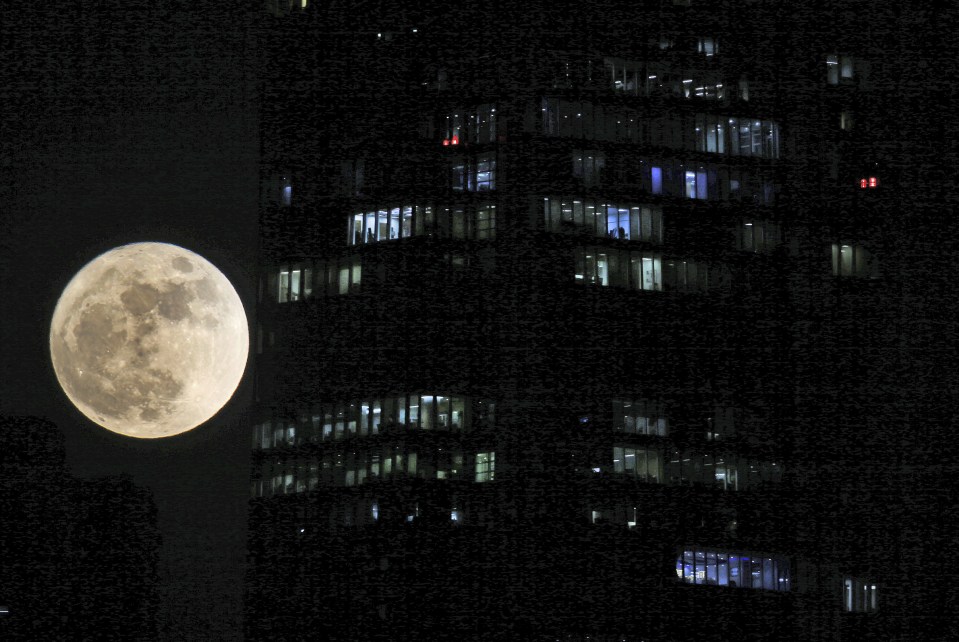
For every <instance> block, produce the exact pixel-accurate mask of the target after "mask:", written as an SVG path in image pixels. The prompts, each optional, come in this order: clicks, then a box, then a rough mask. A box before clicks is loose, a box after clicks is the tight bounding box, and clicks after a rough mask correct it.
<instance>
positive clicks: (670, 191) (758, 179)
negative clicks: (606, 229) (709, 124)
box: [570, 150, 779, 205]
mask: <svg viewBox="0 0 959 642" xmlns="http://www.w3.org/2000/svg"><path fill="white" fill-rule="evenodd" d="M582 158H586V161H582V160H581V159H582ZM572 159H573V172H572V173H571V174H570V175H571V176H572V177H574V178H577V179H578V180H579V181H580V182H581V183H582V184H583V186H584V187H595V186H600V185H602V186H607V187H614V188H630V189H641V190H642V191H644V192H646V193H647V194H653V195H656V196H672V197H675V198H688V199H696V200H703V201H706V200H708V201H736V202H746V203H752V204H754V205H772V204H774V203H775V201H776V196H777V192H778V191H779V190H778V187H777V185H776V183H775V181H774V180H773V178H772V175H771V172H769V171H768V170H763V169H759V168H748V169H744V168H741V167H726V166H720V165H713V164H710V163H706V164H702V163H689V162H685V161H681V160H655V159H635V158H630V157H626V156H623V155H619V156H617V157H616V158H615V160H611V159H608V158H607V156H606V153H605V152H601V151H596V150H592V151H589V150H585V151H584V150H576V151H574V152H573V155H572ZM577 159H580V161H581V162H578V161H577ZM577 167H580V170H577ZM577 171H579V172H580V174H579V175H578V176H577V175H576V172H577Z"/></svg>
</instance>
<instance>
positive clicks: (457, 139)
mask: <svg viewBox="0 0 959 642" xmlns="http://www.w3.org/2000/svg"><path fill="white" fill-rule="evenodd" d="M453 144H454V145H459V144H460V137H459V136H453Z"/></svg>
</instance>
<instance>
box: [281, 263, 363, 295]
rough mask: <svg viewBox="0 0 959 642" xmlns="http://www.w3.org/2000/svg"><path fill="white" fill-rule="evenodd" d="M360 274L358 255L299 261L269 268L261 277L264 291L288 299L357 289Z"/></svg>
mask: <svg viewBox="0 0 959 642" xmlns="http://www.w3.org/2000/svg"><path fill="white" fill-rule="evenodd" d="M362 277H363V269H362V264H361V262H360V258H359V257H356V256H354V257H345V258H341V259H333V260H329V261H303V262H300V263H295V264H293V265H284V266H281V267H277V268H273V269H272V270H271V271H270V272H269V273H268V274H267V275H266V279H265V295H266V297H268V298H269V300H271V301H277V302H279V303H288V302H290V301H300V300H303V299H310V298H313V297H314V296H324V295H335V294H349V293H351V292H358V291H359V289H360V282H361V280H362Z"/></svg>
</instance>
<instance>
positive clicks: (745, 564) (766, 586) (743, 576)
mask: <svg viewBox="0 0 959 642" xmlns="http://www.w3.org/2000/svg"><path fill="white" fill-rule="evenodd" d="M676 576H677V577H678V578H679V579H680V580H681V581H683V582H685V583H687V584H708V585H714V586H731V587H736V588H751V589H761V590H764V591H788V590H790V574H789V560H787V559H786V558H784V557H779V556H765V555H760V554H754V553H748V552H733V551H721V550H711V549H686V550H684V551H682V553H680V555H679V556H678V557H677V558H676Z"/></svg>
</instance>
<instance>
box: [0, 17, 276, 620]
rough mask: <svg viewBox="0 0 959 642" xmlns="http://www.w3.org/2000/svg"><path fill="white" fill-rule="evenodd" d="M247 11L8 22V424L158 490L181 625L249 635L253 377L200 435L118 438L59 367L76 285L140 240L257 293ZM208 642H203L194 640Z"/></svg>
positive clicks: (0, 148)
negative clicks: (202, 262) (68, 392)
mask: <svg viewBox="0 0 959 642" xmlns="http://www.w3.org/2000/svg"><path fill="white" fill-rule="evenodd" d="M249 9H250V7H249V6H248V5H246V6H244V5H243V4H241V3H238V2H229V1H224V0H219V1H218V2H216V3H213V4H209V3H208V4H198V3H185V2H170V1H168V0H167V1H162V0H161V1H160V2H155V1H154V2H141V1H133V2H130V1H128V0H124V1H108V2H88V1H81V0H74V1H72V2H63V3H51V4H43V3H37V4H32V5H27V6H24V5H18V6H16V7H11V6H9V5H5V7H4V8H3V9H0V43H2V45H0V46H2V54H3V56H2V62H0V73H2V76H0V80H2V83H0V115H2V119H0V302H2V314H0V350H2V352H0V413H2V414H33V415H40V416H45V417H48V418H50V419H51V420H53V421H54V422H55V423H56V424H58V425H59V427H60V428H61V429H62V430H63V432H64V433H65V435H66V448H67V460H68V463H69V464H70V466H71V468H72V470H73V472H74V474H76V475H82V476H89V475H103V474H117V473H127V474H130V475H132V476H133V479H134V481H135V482H136V483H137V484H140V485H144V486H148V487H149V488H151V489H152V490H153V492H154V497H155V500H156V503H157V506H158V508H159V525H160V529H161V532H162V535H163V537H164V541H165V544H164V550H163V552H162V555H161V566H162V570H163V573H164V575H165V577H166V579H167V580H168V582H169V583H168V584H167V586H166V587H165V589H164V592H165V593H166V594H168V595H169V596H170V600H169V609H168V613H166V614H163V617H164V618H166V622H165V625H166V626H167V627H168V628H167V631H168V634H169V635H170V636H171V637H173V638H178V637H180V635H178V632H183V630H184V629H183V627H189V628H191V629H192V628H194V627H195V628H197V629H199V630H208V631H209V635H210V639H228V638H229V637H230V636H231V635H232V634H234V633H237V631H236V629H237V627H238V626H239V622H238V609H239V602H238V599H239V590H240V581H241V579H242V575H241V574H242V564H241V563H240V562H241V560H242V556H243V547H244V546H245V520H246V512H245V511H246V508H245V500H246V496H247V492H248V477H249V474H248V470H249V466H248V458H249V444H248V442H249V431H248V429H247V425H246V422H245V421H244V419H243V413H244V411H245V410H246V407H247V401H248V399H249V397H250V392H251V385H250V383H251V382H250V371H249V368H248V370H247V375H246V377H245V378H244V381H243V383H242V384H241V386H240V390H239V391H238V393H237V395H236V396H235V397H234V399H233V401H232V402H231V403H230V404H229V405H228V406H227V407H226V409H225V410H224V411H223V412H221V413H220V414H219V415H218V416H217V417H216V418H215V419H214V420H212V421H211V422H209V423H208V424H206V425H204V426H202V427H200V428H198V429H196V430H194V431H192V432H191V433H188V434H185V435H182V436H178V437H173V438H169V439H165V440H161V441H151V440H133V439H130V438H124V437H120V436H117V435H114V434H112V433H110V432H108V431H106V430H104V429H102V428H100V427H98V426H95V425H94V424H92V423H90V422H89V421H88V420H86V419H85V418H84V417H83V416H82V415H81V414H80V413H79V412H77V411H76V410H75V409H73V407H72V406H71V405H70V404H69V402H68V401H67V400H66V398H65V396H64V395H63V393H62V392H61V391H60V389H59V386H58V385H57V383H56V379H55V376H54V374H53V370H52V368H51V366H50V362H49V357H48V354H47V333H48V331H49V319H50V316H51V315H52V312H53V308H54V306H55V304H56V300H57V297H58V296H59V294H60V292H61V291H62V289H63V287H64V286H65V285H66V283H67V282H68V281H69V280H70V278H72V276H73V274H75V273H76V271H77V270H78V269H79V268H80V267H82V266H83V265H84V264H85V263H86V262H88V261H89V260H91V259H93V258H94V257H95V256H97V255H98V254H100V253H102V252H104V251H106V250H108V249H110V248H112V247H115V246H117V245H122V244H124V243H130V242H135V241H146V240H155V241H164V242H172V243H176V244H178V245H182V246H184V247H186V248H188V249H190V250H193V251H195V252H198V253H200V254H201V255H203V256H205V257H206V258H207V259H209V260H211V261H212V262H213V263H214V264H216V265H217V266H218V267H219V268H220V269H221V270H222V271H223V272H224V273H225V274H226V275H227V277H228V278H229V279H230V280H231V281H232V282H233V284H234V286H235V287H236V288H237V290H238V292H239V293H240V296H241V299H242V300H243V302H244V305H246V307H247V310H248V312H250V311H251V310H252V305H253V295H254V292H255V254H256V244H257V241H256V215H257V214H256V212H257V210H256V205H257V189H258V182H257V169H256V159H257V156H256V155H257V150H258V142H257V130H256V127H257V124H256V100H255V93H256V92H255V89H256V87H255V82H254V71H253V69H254V67H253V66H254V64H255V53H254V51H255V47H254V45H255V37H256V36H255V28H254V27H255V15H254V14H253V13H252V12H251V11H250V10H249ZM192 639H197V638H196V637H193V638H192Z"/></svg>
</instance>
